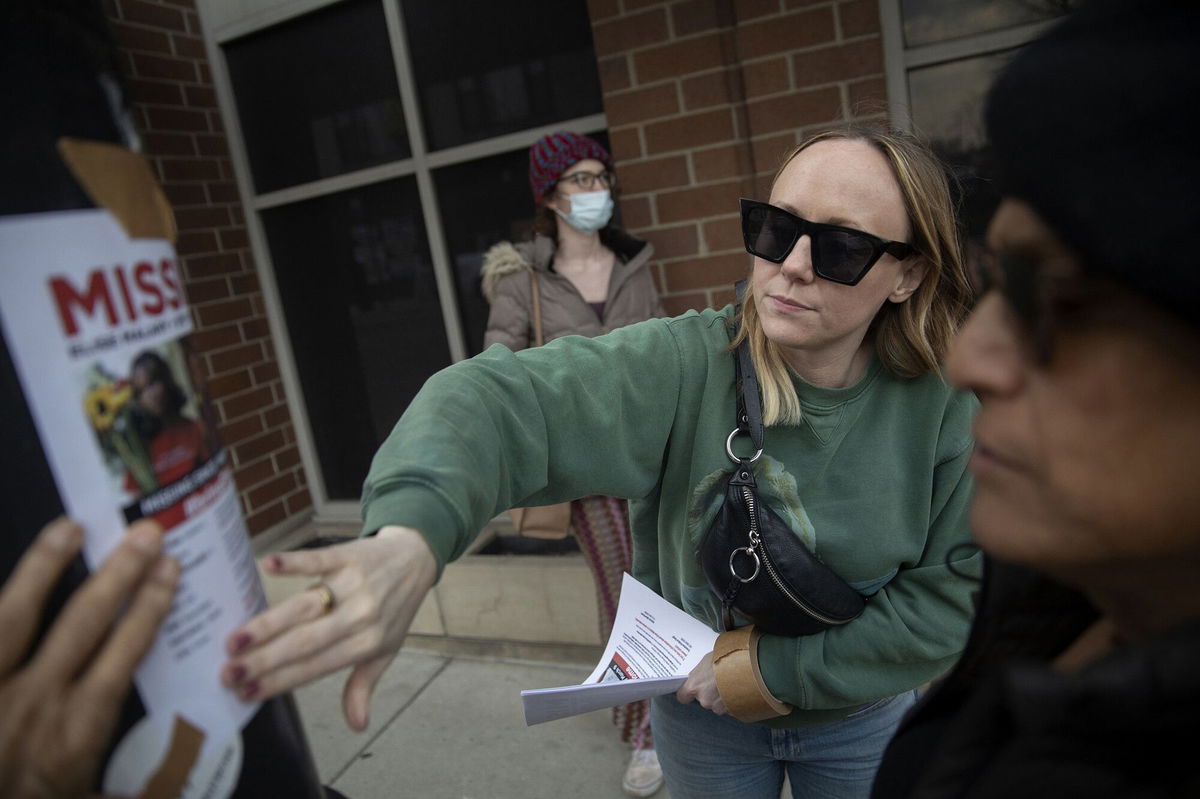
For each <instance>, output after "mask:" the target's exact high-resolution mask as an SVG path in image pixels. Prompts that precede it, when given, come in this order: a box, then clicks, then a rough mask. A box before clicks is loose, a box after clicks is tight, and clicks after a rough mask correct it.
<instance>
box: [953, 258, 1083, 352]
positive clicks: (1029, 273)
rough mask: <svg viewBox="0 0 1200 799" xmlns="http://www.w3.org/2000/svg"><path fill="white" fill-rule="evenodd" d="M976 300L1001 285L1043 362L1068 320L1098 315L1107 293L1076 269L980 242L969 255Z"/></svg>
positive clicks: (1008, 302) (1011, 307)
mask: <svg viewBox="0 0 1200 799" xmlns="http://www.w3.org/2000/svg"><path fill="white" fill-rule="evenodd" d="M967 271H968V273H969V275H970V277H971V284H972V286H973V287H974V289H975V302H976V303H978V302H979V301H980V300H981V299H983V297H984V295H985V294H988V293H989V292H991V291H993V290H995V291H999V292H1000V294H1001V296H1003V297H1004V300H1005V302H1006V303H1007V304H1008V306H1009V308H1010V309H1011V310H1012V312H1013V315H1014V317H1015V318H1016V320H1017V322H1018V324H1019V325H1020V327H1021V329H1022V332H1023V336H1024V338H1026V339H1027V340H1028V341H1029V343H1030V345H1031V348H1032V351H1033V355H1034V357H1035V359H1036V360H1037V361H1038V362H1039V363H1043V364H1044V363H1046V362H1048V361H1049V360H1050V358H1051V356H1052V355H1053V350H1054V347H1053V343H1054V332H1055V330H1056V329H1057V327H1058V326H1059V324H1060V323H1061V322H1062V321H1064V320H1076V321H1077V320H1079V319H1080V318H1081V317H1083V316H1086V315H1087V314H1085V313H1084V309H1085V308H1088V307H1092V310H1093V313H1092V315H1093V316H1095V315H1096V313H1095V312H1096V311H1097V310H1099V309H1100V306H1101V305H1102V302H1103V298H1104V297H1105V296H1106V294H1105V292H1104V290H1103V287H1102V286H1099V285H1097V284H1095V283H1092V282H1089V281H1086V280H1083V279H1080V278H1079V277H1077V276H1073V275H1065V274H1061V275H1056V274H1053V273H1052V272H1051V271H1050V270H1047V269H1044V268H1043V267H1042V265H1041V264H1040V262H1039V261H1038V260H1035V259H1034V258H1031V257H1028V256H1025V255H1020V254H1017V253H1011V252H1005V253H999V254H997V253H993V252H992V251H990V250H987V249H984V248H975V251H974V252H973V253H972V254H971V257H970V258H968V270H967Z"/></svg>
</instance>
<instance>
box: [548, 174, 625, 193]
mask: <svg viewBox="0 0 1200 799" xmlns="http://www.w3.org/2000/svg"><path fill="white" fill-rule="evenodd" d="M597 182H599V183H600V186H601V187H602V188H605V189H611V188H613V187H615V186H616V185H617V176H616V175H615V174H614V173H612V172H608V171H604V172H572V173H571V174H569V175H563V176H562V177H561V178H559V179H558V184H557V185H559V186H562V185H563V184H565V183H569V184H572V185H574V186H576V187H578V188H580V189H582V190H583V191H591V190H592V189H594V188H595V187H596V183H597Z"/></svg>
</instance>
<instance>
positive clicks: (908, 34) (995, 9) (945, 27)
mask: <svg viewBox="0 0 1200 799" xmlns="http://www.w3.org/2000/svg"><path fill="white" fill-rule="evenodd" d="M1078 5H1079V0H901V1H900V13H901V14H902V15H903V17H904V43H905V45H906V46H908V47H919V46H921V45H924V44H934V43H935V42H944V41H948V40H950V39H960V38H962V37H964V36H973V35H975V34H978V33H987V32H988V31H995V30H1003V29H1004V28H1013V27H1016V26H1017V25H1025V24H1028V23H1030V22H1038V21H1040V20H1044V19H1052V18H1054V17H1057V16H1061V15H1062V14H1065V13H1067V12H1068V11H1070V10H1072V9H1073V8H1075V7H1077V6H1078Z"/></svg>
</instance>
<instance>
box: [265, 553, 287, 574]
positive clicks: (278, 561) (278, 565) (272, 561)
mask: <svg viewBox="0 0 1200 799" xmlns="http://www.w3.org/2000/svg"><path fill="white" fill-rule="evenodd" d="M267 568H268V569H270V570H271V571H279V570H280V569H282V568H283V558H281V557H279V556H278V555H272V556H271V557H269V558H267Z"/></svg>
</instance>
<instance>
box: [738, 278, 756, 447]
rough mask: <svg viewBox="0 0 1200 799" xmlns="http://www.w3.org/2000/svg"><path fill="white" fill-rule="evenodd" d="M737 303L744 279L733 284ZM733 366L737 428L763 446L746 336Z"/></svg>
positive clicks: (741, 292)
mask: <svg viewBox="0 0 1200 799" xmlns="http://www.w3.org/2000/svg"><path fill="white" fill-rule="evenodd" d="M733 290H734V292H735V293H736V294H737V304H738V306H739V307H741V304H742V297H743V296H744V295H745V293H746V281H745V280H739V281H738V282H737V283H735V284H734V286H733ZM734 368H735V371H736V373H737V387H738V391H737V429H738V430H739V431H740V432H743V433H746V434H748V435H749V436H750V441H751V442H753V444H754V449H755V450H761V449H762V448H763V419H762V396H761V395H760V394H759V389H758V372H756V371H754V359H753V358H751V357H750V338H749V336H747V337H746V338H745V339H743V340H742V343H741V344H739V345H738V346H737V352H736V357H735V359H734Z"/></svg>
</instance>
